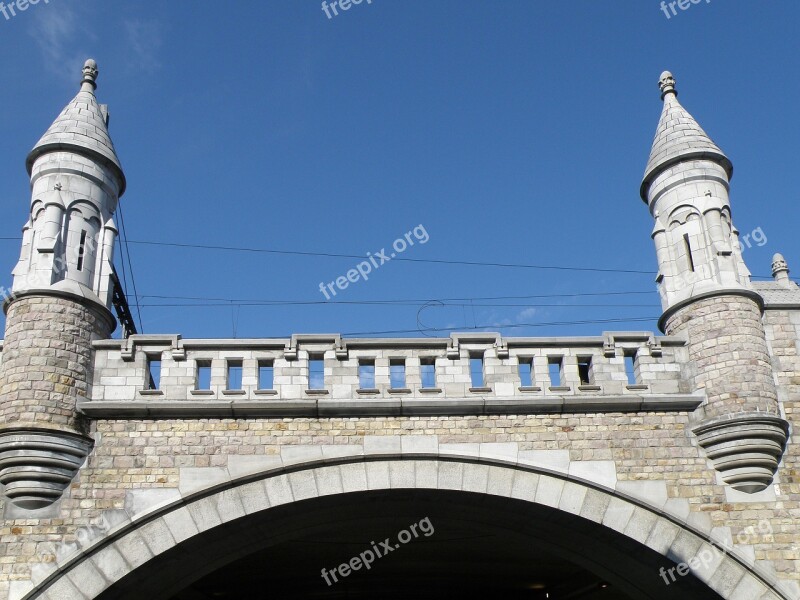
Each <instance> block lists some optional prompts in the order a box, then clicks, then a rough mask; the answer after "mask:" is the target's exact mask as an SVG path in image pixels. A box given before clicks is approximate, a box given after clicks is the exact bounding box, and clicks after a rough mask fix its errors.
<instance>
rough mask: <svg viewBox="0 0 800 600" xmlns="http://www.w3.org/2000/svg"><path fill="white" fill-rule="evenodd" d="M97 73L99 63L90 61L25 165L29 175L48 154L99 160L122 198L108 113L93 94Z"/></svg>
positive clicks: (122, 183) (122, 179) (122, 186)
mask: <svg viewBox="0 0 800 600" xmlns="http://www.w3.org/2000/svg"><path fill="white" fill-rule="evenodd" d="M98 72H99V71H98V69H97V63H96V62H95V61H94V60H92V59H89V60H87V61H86V63H85V65H84V67H83V79H82V80H81V88H80V91H79V92H78V94H77V95H76V96H75V97H74V98H73V99H72V101H71V102H70V103H69V104H67V106H66V107H65V108H64V110H63V111H61V114H60V115H59V116H58V118H57V119H56V120H55V121H54V122H53V124H52V125H51V126H50V128H49V129H48V130H47V131H46V132H45V134H44V135H43V136H42V138H41V139H40V140H39V141H38V142H37V143H36V145H35V146H34V147H33V150H31V151H30V154H28V160H27V161H26V165H27V167H28V173H29V174H30V173H31V171H32V169H33V163H34V162H35V161H36V159H37V158H39V157H40V156H42V155H43V154H46V153H48V152H54V151H55V152H57V151H66V152H75V153H77V154H82V155H85V156H87V157H88V158H91V159H97V160H100V162H102V163H103V164H105V165H107V166H108V167H109V168H110V169H111V171H112V172H113V173H114V175H116V178H117V179H118V183H119V190H120V191H119V195H120V196H122V194H123V193H124V192H125V174H124V173H123V172H122V166H121V165H120V162H119V158H117V153H116V151H115V150H114V144H113V142H112V141H111V136H110V135H109V134H108V111H107V109H106V107H105V106H104V105H101V104H98V102H97V98H95V95H94V91H95V89H96V88H97V83H96V81H97V75H98Z"/></svg>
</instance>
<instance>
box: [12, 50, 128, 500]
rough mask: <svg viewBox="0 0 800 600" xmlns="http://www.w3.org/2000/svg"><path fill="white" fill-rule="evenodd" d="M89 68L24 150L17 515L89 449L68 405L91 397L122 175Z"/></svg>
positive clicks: (15, 321) (72, 470)
mask: <svg viewBox="0 0 800 600" xmlns="http://www.w3.org/2000/svg"><path fill="white" fill-rule="evenodd" d="M97 75H98V70H97V64H96V63H95V62H94V61H93V60H88V61H87V62H86V64H85V66H84V68H83V79H82V81H81V87H80V91H79V92H78V94H77V95H76V96H75V98H74V99H73V100H72V101H71V102H70V103H69V104H68V105H67V106H66V108H64V110H63V111H62V112H61V114H60V115H59V116H58V118H57V119H56V120H55V122H54V123H53V124H52V125H51V126H50V128H49V129H48V130H47V132H46V133H45V134H44V135H43V136H42V138H41V139H40V140H39V142H38V143H37V144H36V145H35V146H34V148H33V150H31V152H30V154H29V155H28V159H27V163H26V164H27V169H28V173H29V175H30V180H31V203H30V216H29V218H28V220H27V222H26V223H25V225H24V227H23V230H22V232H23V238H22V251H21V253H20V259H19V262H18V263H17V265H16V267H15V268H14V271H13V274H14V284H13V288H12V292H13V293H12V295H11V296H10V298H8V299H7V300H6V302H5V303H4V307H3V308H4V310H5V312H6V334H5V342H4V348H3V361H2V364H0V483H2V484H3V485H4V486H5V487H4V491H5V495H6V497H7V498H8V499H9V500H11V502H12V503H13V504H14V505H16V506H17V507H21V508H24V509H37V508H42V507H45V506H48V505H50V504H52V503H53V502H55V501H56V500H58V499H59V498H60V496H61V492H62V491H63V489H64V488H65V487H66V486H67V485H68V484H69V482H70V481H71V480H72V478H73V477H74V476H75V474H76V472H77V470H78V468H79V467H80V465H81V464H82V463H83V461H84V460H85V458H86V456H87V454H88V452H89V451H90V450H91V447H92V445H93V441H92V439H91V438H90V437H88V435H87V434H88V426H87V423H86V422H85V421H84V419H83V418H82V416H81V415H80V413H79V412H78V411H77V408H76V404H77V402H78V401H79V400H81V399H82V398H86V397H88V395H89V392H90V390H89V387H90V385H91V381H92V368H93V354H92V342H93V341H94V340H97V339H104V338H108V337H110V335H111V333H112V332H113V330H114V328H115V327H116V321H115V319H114V317H113V314H112V312H111V308H112V306H111V303H112V295H113V291H114V284H113V281H114V275H113V250H114V242H115V239H116V235H117V229H116V226H115V225H114V220H113V216H114V212H115V211H116V208H117V203H118V201H119V198H120V196H121V195H122V194H123V192H124V191H125V176H124V174H123V172H122V168H121V166H120V163H119V159H118V158H117V155H116V153H115V151H114V146H113V144H112V142H111V138H110V137H109V135H108V110H107V108H106V107H105V106H104V105H101V104H98V103H97V99H96V98H95V88H96V79H97Z"/></svg>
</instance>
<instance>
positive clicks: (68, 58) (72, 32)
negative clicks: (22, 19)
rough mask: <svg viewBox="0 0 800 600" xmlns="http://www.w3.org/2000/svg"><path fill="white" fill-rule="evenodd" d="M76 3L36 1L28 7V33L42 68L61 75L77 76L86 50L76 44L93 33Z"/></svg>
mask: <svg viewBox="0 0 800 600" xmlns="http://www.w3.org/2000/svg"><path fill="white" fill-rule="evenodd" d="M77 6H78V5H76V4H67V3H59V4H55V3H53V4H39V5H38V6H36V9H37V10H35V11H34V10H32V11H29V12H28V13H27V14H26V16H27V17H28V18H29V19H30V26H29V29H28V33H29V34H30V35H31V37H33V39H34V40H35V42H36V45H37V46H38V47H39V50H40V51H41V54H42V59H43V60H44V63H45V68H46V69H47V70H48V71H50V72H52V73H54V74H55V75H57V76H59V77H62V78H64V79H71V80H77V79H78V78H79V76H80V69H81V67H82V66H83V63H84V61H85V60H86V58H87V57H88V53H87V52H86V51H85V50H84V49H82V48H81V47H80V46H81V45H82V44H84V43H85V42H86V41H89V42H91V41H93V40H94V39H95V35H94V34H93V32H92V31H91V28H90V27H89V26H88V24H87V21H86V20H85V19H84V18H82V16H81V15H79V14H78V8H77Z"/></svg>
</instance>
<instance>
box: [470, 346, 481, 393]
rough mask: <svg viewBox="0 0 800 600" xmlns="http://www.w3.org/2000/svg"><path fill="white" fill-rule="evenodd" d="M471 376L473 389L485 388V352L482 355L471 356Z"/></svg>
mask: <svg viewBox="0 0 800 600" xmlns="http://www.w3.org/2000/svg"><path fill="white" fill-rule="evenodd" d="M469 375H470V380H471V382H472V385H471V387H474V388H482V387H484V386H485V383H484V376H483V352H481V353H480V354H477V353H476V354H470V357H469Z"/></svg>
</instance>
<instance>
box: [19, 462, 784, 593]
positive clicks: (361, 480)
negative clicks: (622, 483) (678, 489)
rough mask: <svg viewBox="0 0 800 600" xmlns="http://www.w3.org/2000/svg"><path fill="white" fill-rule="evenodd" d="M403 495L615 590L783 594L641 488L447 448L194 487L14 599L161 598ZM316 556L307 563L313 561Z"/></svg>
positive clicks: (111, 533)
mask: <svg viewBox="0 0 800 600" xmlns="http://www.w3.org/2000/svg"><path fill="white" fill-rule="evenodd" d="M404 497H405V498H406V501H407V502H406V504H405V506H409V505H411V504H409V502H410V503H412V504H413V503H416V504H414V505H415V506H424V507H426V508H429V509H430V510H434V509H435V507H436V506H439V507H444V509H445V510H444V512H442V515H443V518H444V519H450V520H452V518H453V517H454V515H456V516H458V515H460V516H461V517H462V520H464V521H466V520H469V519H474V520H475V524H476V527H478V528H485V527H486V526H487V522H489V521H495V522H496V523H495V525H496V527H497V528H498V531H499V530H502V531H504V532H505V534H504V535H506V536H508V539H509V540H510V541H509V543H510V544H511V543H517V544H518V543H519V539H518V538H519V536H523V537H524V536H529V539H531V540H535V541H536V545H537V546H538V545H541V546H542V547H543V548H544V549H545V550H546V551H547V552H548V553H549V554H550V555H552V556H554V557H557V558H558V560H562V561H568V562H570V563H571V564H575V565H578V566H579V567H580V568H581V569H582V571H581V572H583V571H586V572H590V573H594V574H595V575H597V576H598V577H599V578H600V579H598V581H599V580H602V581H605V582H610V585H611V587H612V588H613V589H615V590H618V591H619V593H620V594H627V596H625V595H618V596H612V597H614V598H618V597H630V598H641V597H647V598H670V597H675V592H676V591H679V590H680V593H681V597H685V598H696V599H698V600H702V599H711V598H724V599H726V600H739V599H745V598H746V599H748V600H756V599H760V600H767V599H770V600H778V599H780V600H790V598H789V596H788V595H786V594H784V593H783V592H781V591H780V590H779V589H778V587H777V583H776V581H775V580H774V578H773V579H770V576H769V574H766V573H762V572H761V571H760V570H759V569H758V568H757V567H753V566H751V565H750V564H748V563H747V561H746V560H745V559H742V558H741V557H739V556H737V555H736V553H735V552H733V551H730V550H728V551H725V550H724V548H722V547H721V545H720V544H719V543H717V542H714V541H713V540H711V539H710V537H709V536H707V535H705V534H703V533H702V532H700V531H698V530H696V529H695V528H693V527H692V526H690V525H689V524H687V523H686V522H683V521H682V520H681V519H680V518H679V517H677V516H675V515H670V514H668V513H667V512H664V511H661V510H658V509H655V508H653V507H650V506H648V505H647V504H646V503H645V502H643V501H641V500H637V499H634V498H632V497H629V496H626V495H625V494H622V493H620V492H617V491H615V490H611V489H609V488H605V487H603V486H601V485H598V484H595V483H592V482H588V481H585V480H582V479H579V478H576V477H574V476H570V475H567V474H564V473H558V472H554V471H549V470H546V469H541V468H535V467H530V466H521V465H519V464H506V463H504V462H503V461H502V460H496V459H487V458H483V459H482V458H480V457H465V456H445V455H439V456H433V455H428V456H426V455H394V456H388V455H384V456H360V457H348V458H342V459H336V460H328V461H313V462H308V463H303V464H296V465H293V466H291V467H282V468H279V469H275V470H272V471H268V472H265V473H261V474H258V475H252V476H248V477H244V478H241V479H238V480H234V481H230V482H226V483H224V484H221V485H218V486H216V487H213V488H210V489H205V490H202V491H199V492H196V493H194V494H193V495H190V496H188V497H186V498H183V499H181V500H179V501H175V502H171V503H167V504H166V505H164V506H161V507H158V508H156V509H153V510H152V511H150V512H149V513H147V514H146V515H141V516H139V517H137V518H135V519H134V520H133V521H132V522H129V523H125V524H122V525H120V526H119V527H117V528H115V529H112V530H111V531H109V532H108V534H107V535H106V536H105V537H103V538H101V539H99V540H97V541H96V542H95V543H93V544H92V545H91V546H89V547H87V548H86V549H84V550H83V551H81V552H80V553H79V554H77V555H75V556H73V557H72V558H70V559H69V560H67V561H66V562H64V563H63V564H60V565H59V566H58V567H57V568H56V569H55V570H54V571H53V572H51V573H50V574H49V575H48V576H46V577H44V578H43V580H42V581H39V582H37V584H36V585H35V587H34V588H33V589H32V590H31V591H30V592H29V593H27V594H26V595H25V596H24V598H25V600H33V599H35V598H36V599H44V598H47V599H52V600H55V599H58V600H65V599H93V600H94V599H102V600H105V599H110V598H115V599H120V600H122V599H128V598H131V599H132V598H142V597H147V598H151V599H152V600H157V599H161V598H163V599H164V600H167V599H169V598H173V597H177V596H176V594H178V593H180V592H181V590H184V589H186V588H188V587H190V586H192V585H193V584H194V583H195V582H197V581H198V580H201V579H203V578H204V577H206V576H208V575H209V574H211V573H214V572H215V571H217V570H218V569H222V568H225V567H226V566H227V565H231V564H234V563H236V561H239V560H242V559H245V558H246V557H248V556H252V555H254V553H257V552H263V551H265V549H268V548H270V547H274V546H276V545H277V544H280V543H283V542H285V541H286V540H287V539H292V536H297V535H298V533H297V532H298V530H303V531H304V533H309V532H310V534H311V535H314V532H315V531H322V530H324V526H325V523H330V522H331V519H333V518H336V517H337V515H338V516H341V515H342V514H346V513H344V512H343V510H344V508H343V507H350V510H351V511H353V510H354V511H355V512H361V513H363V514H366V512H365V511H366V508H364V507H367V506H368V505H369V503H370V501H372V502H373V503H374V502H375V499H377V503H378V504H380V503H385V504H386V505H387V506H392V503H393V502H394V503H395V504H394V505H396V506H403V503H402V501H403V498H404ZM354 507H355V508H354ZM363 514H362V516H363ZM298 518H300V519H305V520H301V521H298V520H297V519H298ZM293 519H294V520H293ZM362 522H363V521H362ZM393 534H394V532H393V531H386V535H387V536H389V535H393ZM523 546H524V544H520V545H518V546H517V547H519V548H522V547H523ZM420 548H421V546H420ZM345 554H347V553H345ZM409 556H410V554H409ZM348 558H350V555H349V554H348V555H346V556H343V557H342V561H344V560H346V559H348ZM676 563H686V564H687V565H690V566H691V569H690V571H691V572H690V573H689V574H688V575H685V576H684V577H678V578H677V580H676V582H675V584H671V585H673V587H671V588H670V587H668V586H667V585H666V584H665V583H664V582H663V581H661V579H660V578H659V572H660V569H662V568H670V567H674V566H675V564H676ZM387 564H388V563H387ZM325 566H327V564H319V563H317V564H314V565H313V567H314V570H315V571H317V572H318V571H319V569H320V567H325ZM687 570H688V569H687ZM662 576H663V575H662ZM315 577H318V575H315ZM664 581H666V578H665V579H664ZM678 586H682V587H678ZM323 590H324V588H323ZM198 597H200V596H198ZM528 597H532V596H528ZM565 597H575V598H577V597H579V596H565ZM580 597H582V596H580Z"/></svg>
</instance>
